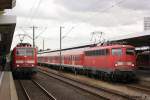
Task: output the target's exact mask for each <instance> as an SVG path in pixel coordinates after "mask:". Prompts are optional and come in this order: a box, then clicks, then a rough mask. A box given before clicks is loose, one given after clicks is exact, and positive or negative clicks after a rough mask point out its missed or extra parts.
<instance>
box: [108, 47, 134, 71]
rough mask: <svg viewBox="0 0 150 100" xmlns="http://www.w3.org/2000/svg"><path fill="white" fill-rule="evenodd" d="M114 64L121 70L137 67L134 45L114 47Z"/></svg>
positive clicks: (115, 67)
mask: <svg viewBox="0 0 150 100" xmlns="http://www.w3.org/2000/svg"><path fill="white" fill-rule="evenodd" d="M111 51H112V64H114V65H112V66H114V69H116V70H120V71H130V70H133V69H135V60H136V57H135V52H134V48H133V47H122V48H121V47H120V48H112V50H111Z"/></svg>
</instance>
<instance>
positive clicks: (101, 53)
mask: <svg viewBox="0 0 150 100" xmlns="http://www.w3.org/2000/svg"><path fill="white" fill-rule="evenodd" d="M85 55H86V56H105V55H109V50H108V49H102V50H92V51H85Z"/></svg>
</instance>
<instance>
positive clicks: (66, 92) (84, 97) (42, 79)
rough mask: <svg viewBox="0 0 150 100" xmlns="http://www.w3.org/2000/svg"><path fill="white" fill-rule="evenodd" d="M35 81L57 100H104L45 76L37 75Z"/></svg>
mask: <svg viewBox="0 0 150 100" xmlns="http://www.w3.org/2000/svg"><path fill="white" fill-rule="evenodd" d="M35 80H36V81H38V82H39V83H40V84H42V85H43V86H44V88H46V89H47V90H48V91H50V92H51V93H52V94H53V95H54V96H55V97H56V98H57V100H103V99H101V98H99V97H97V96H94V95H92V94H89V93H87V92H84V91H82V90H80V89H77V88H75V87H73V86H70V85H68V84H66V83H63V82H61V81H59V80H56V79H54V78H51V77H49V76H46V75H44V74H43V75H42V74H37V77H36V79H35Z"/></svg>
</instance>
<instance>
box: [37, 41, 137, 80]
mask: <svg viewBox="0 0 150 100" xmlns="http://www.w3.org/2000/svg"><path fill="white" fill-rule="evenodd" d="M59 52H60V51H58V50H57V51H51V52H49V53H43V54H40V55H39V57H38V58H39V59H38V60H39V63H40V64H50V65H51V66H55V68H57V67H60V66H59V63H60V59H59V58H60V56H59ZM61 59H62V61H61V62H62V64H61V65H62V67H63V68H64V70H68V69H69V70H70V69H71V70H73V71H76V72H82V73H84V74H86V75H94V76H98V77H99V78H102V79H111V80H122V79H125V80H126V79H128V78H130V79H131V78H133V77H134V70H135V69H136V67H135V64H136V56H135V52H134V47H133V46H130V45H119V44H111V45H102V46H94V47H85V48H77V49H76V48H73V49H66V50H62V58H61Z"/></svg>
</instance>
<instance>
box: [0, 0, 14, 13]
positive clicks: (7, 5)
mask: <svg viewBox="0 0 150 100" xmlns="http://www.w3.org/2000/svg"><path fill="white" fill-rule="evenodd" d="M15 5H16V0H0V11H3V10H4V9H12V8H13V7H14V6H15Z"/></svg>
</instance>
